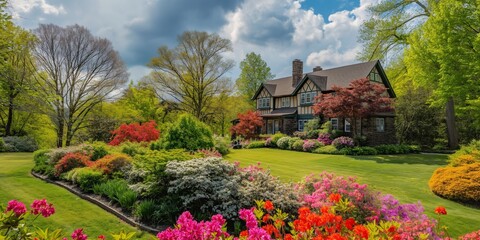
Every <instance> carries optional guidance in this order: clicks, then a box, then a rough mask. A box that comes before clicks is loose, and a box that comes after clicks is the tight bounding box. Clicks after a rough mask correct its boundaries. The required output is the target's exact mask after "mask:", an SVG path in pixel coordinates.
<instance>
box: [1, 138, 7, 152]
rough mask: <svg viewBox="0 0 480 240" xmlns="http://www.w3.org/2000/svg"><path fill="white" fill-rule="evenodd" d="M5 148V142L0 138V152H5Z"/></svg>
mask: <svg viewBox="0 0 480 240" xmlns="http://www.w3.org/2000/svg"><path fill="white" fill-rule="evenodd" d="M6 151H7V147H6V146H5V141H3V138H1V137H0V152H6Z"/></svg>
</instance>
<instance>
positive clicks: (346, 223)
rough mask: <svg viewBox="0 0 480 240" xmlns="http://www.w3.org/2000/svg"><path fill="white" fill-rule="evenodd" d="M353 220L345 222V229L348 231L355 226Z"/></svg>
mask: <svg viewBox="0 0 480 240" xmlns="http://www.w3.org/2000/svg"><path fill="white" fill-rule="evenodd" d="M355 224H356V223H355V219H353V218H349V219H347V220H345V227H346V228H347V229H348V230H352V229H353V227H354V226H355Z"/></svg>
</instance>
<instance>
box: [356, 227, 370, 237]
mask: <svg viewBox="0 0 480 240" xmlns="http://www.w3.org/2000/svg"><path fill="white" fill-rule="evenodd" d="M353 232H354V233H355V235H357V236H359V237H360V239H368V229H367V228H366V227H365V226H363V225H357V226H355V227H354V228H353Z"/></svg>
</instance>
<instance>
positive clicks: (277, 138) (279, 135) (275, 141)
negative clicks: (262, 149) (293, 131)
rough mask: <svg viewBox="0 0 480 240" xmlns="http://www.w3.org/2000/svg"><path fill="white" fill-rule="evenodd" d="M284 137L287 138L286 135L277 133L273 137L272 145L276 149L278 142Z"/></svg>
mask: <svg viewBox="0 0 480 240" xmlns="http://www.w3.org/2000/svg"><path fill="white" fill-rule="evenodd" d="M282 137H287V135H285V134H283V133H280V132H278V133H275V134H274V135H273V136H272V142H271V144H272V145H273V146H275V147H276V146H277V142H278V140H280V138H282Z"/></svg>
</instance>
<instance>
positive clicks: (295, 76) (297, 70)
mask: <svg viewBox="0 0 480 240" xmlns="http://www.w3.org/2000/svg"><path fill="white" fill-rule="evenodd" d="M302 77H303V62H302V61H301V60H300V59H295V60H293V62H292V87H296V86H297V84H298V83H299V82H300V80H302Z"/></svg>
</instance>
